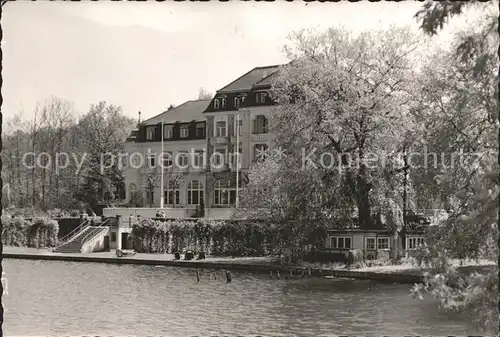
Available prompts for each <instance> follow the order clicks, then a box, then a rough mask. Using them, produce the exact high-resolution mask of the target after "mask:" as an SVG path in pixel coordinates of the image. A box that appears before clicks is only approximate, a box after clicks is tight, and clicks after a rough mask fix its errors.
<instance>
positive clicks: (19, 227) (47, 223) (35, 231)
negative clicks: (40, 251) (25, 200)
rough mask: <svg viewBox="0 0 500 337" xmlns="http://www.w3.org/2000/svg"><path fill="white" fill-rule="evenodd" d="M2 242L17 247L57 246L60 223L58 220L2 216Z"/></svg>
mask: <svg viewBox="0 0 500 337" xmlns="http://www.w3.org/2000/svg"><path fill="white" fill-rule="evenodd" d="M2 225H3V233H2V243H3V244H4V245H6V246H16V247H34V248H40V247H55V246H56V245H57V234H58V232H59V225H58V223H57V221H55V220H51V219H47V218H38V219H33V220H31V221H29V220H26V219H24V218H22V217H14V218H12V217H2Z"/></svg>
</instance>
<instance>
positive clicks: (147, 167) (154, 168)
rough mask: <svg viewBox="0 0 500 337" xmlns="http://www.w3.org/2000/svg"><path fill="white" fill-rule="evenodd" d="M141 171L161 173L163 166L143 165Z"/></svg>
mask: <svg viewBox="0 0 500 337" xmlns="http://www.w3.org/2000/svg"><path fill="white" fill-rule="evenodd" d="M139 173H141V174H159V173H161V168H160V167H159V166H154V167H149V166H145V167H141V168H139Z"/></svg>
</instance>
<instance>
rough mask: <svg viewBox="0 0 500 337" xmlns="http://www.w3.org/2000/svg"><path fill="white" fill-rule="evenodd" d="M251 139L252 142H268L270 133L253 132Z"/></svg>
mask: <svg viewBox="0 0 500 337" xmlns="http://www.w3.org/2000/svg"><path fill="white" fill-rule="evenodd" d="M250 140H251V141H252V142H267V141H269V133H253V134H252V136H251V137H250Z"/></svg>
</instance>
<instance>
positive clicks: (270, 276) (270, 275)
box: [269, 270, 273, 280]
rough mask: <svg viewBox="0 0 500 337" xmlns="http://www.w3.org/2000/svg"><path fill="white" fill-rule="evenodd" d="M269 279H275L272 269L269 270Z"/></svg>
mask: <svg viewBox="0 0 500 337" xmlns="http://www.w3.org/2000/svg"><path fill="white" fill-rule="evenodd" d="M269 279H270V280H272V279H273V271H272V270H270V271H269Z"/></svg>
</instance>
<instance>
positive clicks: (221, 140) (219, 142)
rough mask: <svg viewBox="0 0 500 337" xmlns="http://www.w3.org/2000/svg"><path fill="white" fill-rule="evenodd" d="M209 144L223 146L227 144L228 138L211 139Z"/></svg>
mask: <svg viewBox="0 0 500 337" xmlns="http://www.w3.org/2000/svg"><path fill="white" fill-rule="evenodd" d="M210 142H211V143H212V144H213V145H225V144H229V137H212V138H211V139H210Z"/></svg>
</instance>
